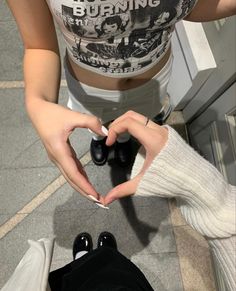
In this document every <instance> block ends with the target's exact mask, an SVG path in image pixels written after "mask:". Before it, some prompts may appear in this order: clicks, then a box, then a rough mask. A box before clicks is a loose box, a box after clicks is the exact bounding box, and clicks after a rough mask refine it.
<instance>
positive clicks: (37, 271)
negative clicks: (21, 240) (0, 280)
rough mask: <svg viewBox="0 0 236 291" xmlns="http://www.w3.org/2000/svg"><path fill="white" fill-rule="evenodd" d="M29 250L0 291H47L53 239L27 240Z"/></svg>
mask: <svg viewBox="0 0 236 291" xmlns="http://www.w3.org/2000/svg"><path fill="white" fill-rule="evenodd" d="M28 243H29V245H30V247H29V249H28V250H27V252H26V253H25V255H24V256H23V258H22V259H21V261H20V262H19V264H18V266H17V267H16V269H15V271H14V273H13V274H12V276H11V277H10V279H9V280H8V282H7V283H6V284H5V285H4V286H3V288H2V289H1V291H45V290H46V291H49V290H50V288H49V286H48V274H49V271H50V266H51V260H52V253H53V247H54V240H53V239H46V238H42V239H40V240H38V241H33V240H28Z"/></svg>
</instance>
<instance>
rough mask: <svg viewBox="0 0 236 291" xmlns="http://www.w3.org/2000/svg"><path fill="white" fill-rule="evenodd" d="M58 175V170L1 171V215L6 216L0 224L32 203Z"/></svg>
mask: <svg viewBox="0 0 236 291" xmlns="http://www.w3.org/2000/svg"><path fill="white" fill-rule="evenodd" d="M58 175H59V172H58V171H57V170H56V168H30V169H16V170H15V169H9V170H0V201H1V202H0V213H1V214H4V216H3V217H0V219H1V221H0V223H1V224H2V223H3V222H4V221H5V219H6V218H9V217H11V216H12V215H14V214H15V213H16V212H17V211H18V210H20V209H21V208H22V207H23V206H24V205H25V204H27V203H28V202H29V201H31V199H32V198H33V197H35V196H36V195H37V194H38V193H40V192H41V191H42V190H43V189H44V188H45V187H46V186H47V185H48V184H49V183H50V182H51V181H53V180H54V179H56V178H57V177H58ZM2 219H4V220H2Z"/></svg>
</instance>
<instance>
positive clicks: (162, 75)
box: [64, 54, 173, 97]
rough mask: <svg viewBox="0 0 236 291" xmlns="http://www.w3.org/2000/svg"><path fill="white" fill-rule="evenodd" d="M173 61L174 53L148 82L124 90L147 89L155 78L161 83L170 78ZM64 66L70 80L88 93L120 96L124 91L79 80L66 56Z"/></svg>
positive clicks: (132, 91)
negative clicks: (90, 84) (71, 69)
mask: <svg viewBox="0 0 236 291" xmlns="http://www.w3.org/2000/svg"><path fill="white" fill-rule="evenodd" d="M172 63H173V54H171V55H170V57H169V59H168V61H167V62H166V64H165V65H164V67H163V68H162V69H161V70H160V71H159V72H158V73H157V74H156V75H154V76H153V77H152V79H150V80H149V81H147V82H146V83H144V84H143V85H141V86H138V87H135V88H132V89H128V90H124V91H125V92H126V93H134V92H135V91H137V90H138V91H140V90H146V88H149V86H152V84H153V80H156V81H157V82H158V83H159V84H160V85H161V83H162V82H164V81H165V79H166V78H169V75H170V73H171V68H172ZM64 68H65V73H66V78H67V79H68V78H69V79H70V81H72V82H73V83H74V84H75V83H77V85H78V86H79V87H81V88H82V89H83V90H84V92H86V94H88V95H90V96H91V95H101V96H107V97H110V96H114V97H118V96H120V95H121V94H122V92H123V91H120V90H106V89H100V88H96V87H93V86H89V85H87V84H84V83H82V82H80V81H78V80H76V79H75V78H74V77H73V76H72V75H71V73H70V71H69V69H68V66H67V60H66V57H65V58H64Z"/></svg>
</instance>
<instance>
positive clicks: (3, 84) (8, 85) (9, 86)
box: [0, 79, 67, 89]
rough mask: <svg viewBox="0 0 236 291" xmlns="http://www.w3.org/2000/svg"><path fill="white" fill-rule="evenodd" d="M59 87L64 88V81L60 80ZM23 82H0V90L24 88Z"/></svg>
mask: <svg viewBox="0 0 236 291" xmlns="http://www.w3.org/2000/svg"><path fill="white" fill-rule="evenodd" d="M60 86H61V87H66V86H67V84H66V80H64V79H63V80H61V84H60ZM24 87H25V85H24V81H0V89H17V88H24Z"/></svg>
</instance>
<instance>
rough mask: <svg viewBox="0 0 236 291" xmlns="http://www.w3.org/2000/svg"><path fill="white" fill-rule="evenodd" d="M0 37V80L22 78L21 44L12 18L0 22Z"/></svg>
mask: <svg viewBox="0 0 236 291" xmlns="http://www.w3.org/2000/svg"><path fill="white" fill-rule="evenodd" d="M0 39H2V40H4V41H1V42H0V63H1V70H0V80H1V81H15V80H23V73H22V60H23V45H22V41H21V39H20V36H19V33H18V29H17V27H16V24H15V21H14V20H12V21H6V22H1V30H0Z"/></svg>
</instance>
